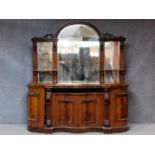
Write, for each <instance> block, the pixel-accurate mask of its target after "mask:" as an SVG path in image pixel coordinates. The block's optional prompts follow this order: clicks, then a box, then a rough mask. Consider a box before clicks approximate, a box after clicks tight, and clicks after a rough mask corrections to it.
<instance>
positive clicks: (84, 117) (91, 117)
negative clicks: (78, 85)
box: [78, 94, 104, 127]
mask: <svg viewBox="0 0 155 155" xmlns="http://www.w3.org/2000/svg"><path fill="white" fill-rule="evenodd" d="M103 99H104V96H103V94H101V95H100V94H85V95H81V96H79V98H78V119H79V126H81V127H82V126H83V127H84V126H94V125H95V126H96V125H97V126H102V124H103V116H104V115H103V105H104V100H103Z"/></svg>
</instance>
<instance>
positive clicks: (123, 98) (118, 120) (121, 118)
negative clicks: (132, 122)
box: [110, 89, 128, 127]
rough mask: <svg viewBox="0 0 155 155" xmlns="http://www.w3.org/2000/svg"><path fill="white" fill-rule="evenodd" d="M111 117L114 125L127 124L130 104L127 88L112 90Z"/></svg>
mask: <svg viewBox="0 0 155 155" xmlns="http://www.w3.org/2000/svg"><path fill="white" fill-rule="evenodd" d="M110 117H111V125H112V126H115V127H119V126H126V125H127V118H128V104H127V90H126V89H116V90H112V93H111V106H110Z"/></svg>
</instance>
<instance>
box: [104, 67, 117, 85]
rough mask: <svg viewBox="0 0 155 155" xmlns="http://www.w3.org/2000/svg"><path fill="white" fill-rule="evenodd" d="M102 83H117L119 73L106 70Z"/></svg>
mask: <svg viewBox="0 0 155 155" xmlns="http://www.w3.org/2000/svg"><path fill="white" fill-rule="evenodd" d="M104 82H105V83H106V84H112V83H119V82H120V77H119V71H116V70H107V71H105V73H104Z"/></svg>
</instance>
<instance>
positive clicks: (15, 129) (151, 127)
mask: <svg viewBox="0 0 155 155" xmlns="http://www.w3.org/2000/svg"><path fill="white" fill-rule="evenodd" d="M73 134H74V133H66V132H55V133H53V135H73ZM0 135H45V134H42V133H33V132H29V131H28V130H27V128H26V124H16V125H15V124H0ZM74 135H75V134H74ZM79 135H103V133H101V132H87V133H82V134H81V133H80V134H79ZM113 135H155V124H130V130H129V131H127V132H123V133H114V134H113Z"/></svg>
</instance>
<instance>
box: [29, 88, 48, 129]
mask: <svg viewBox="0 0 155 155" xmlns="http://www.w3.org/2000/svg"><path fill="white" fill-rule="evenodd" d="M44 96H45V92H44V89H42V88H29V93H28V125H29V127H30V128H43V127H44V102H45V99H44V98H45V97H44Z"/></svg>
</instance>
